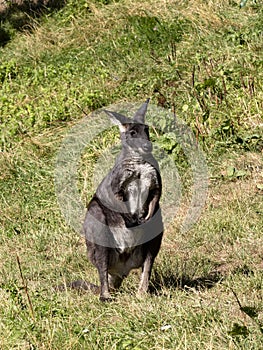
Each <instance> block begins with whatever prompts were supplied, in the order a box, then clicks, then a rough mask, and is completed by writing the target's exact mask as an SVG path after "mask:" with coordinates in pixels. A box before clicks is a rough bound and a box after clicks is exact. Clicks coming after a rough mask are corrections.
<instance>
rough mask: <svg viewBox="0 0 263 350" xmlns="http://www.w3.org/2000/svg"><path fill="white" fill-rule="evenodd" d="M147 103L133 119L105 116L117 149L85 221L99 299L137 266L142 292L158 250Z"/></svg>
mask: <svg viewBox="0 0 263 350" xmlns="http://www.w3.org/2000/svg"><path fill="white" fill-rule="evenodd" d="M148 103H149V100H147V101H146V102H145V103H144V104H143V105H142V106H141V107H140V109H139V110H138V111H137V112H136V114H135V116H134V118H133V119H129V118H127V117H125V116H123V115H121V114H118V113H116V112H110V111H105V112H106V113H107V114H108V116H109V117H110V119H111V121H112V122H113V123H114V124H117V125H118V126H119V129H120V137H121V143H122V149H121V152H120V154H119V156H118V158H117V159H116V162H115V165H114V167H113V168H112V169H111V171H110V172H109V173H108V175H107V176H106V177H105V178H104V179H103V181H102V182H101V184H100V185H99V187H98V189H97V191H96V194H95V195H94V196H93V198H92V200H91V201H90V203H89V205H88V210H87V214H86V218H85V222H84V233H85V238H86V243H87V249H88V256H89V259H90V260H91V262H92V263H93V264H94V265H95V266H96V268H97V269H98V272H99V277H100V284H101V288H100V299H101V300H107V299H109V298H110V291H111V290H116V289H118V288H119V287H120V285H121V283H122V281H123V279H124V278H125V277H126V276H127V275H128V274H129V272H130V270H131V269H134V268H140V267H142V276H141V281H140V285H139V290H138V292H139V293H145V292H146V291H147V289H148V285H149V278H150V274H151V270H152V266H153V262H154V259H155V257H156V255H157V254H158V251H159V249H160V245H161V240H162V235H163V223H162V216H161V210H160V207H159V199H160V196H161V191H162V183H161V177H160V173H159V168H158V164H157V161H156V160H155V158H154V157H153V155H152V153H151V152H152V144H151V142H150V139H149V129H148V126H147V125H146V124H145V122H144V119H145V114H146V111H147V106H148Z"/></svg>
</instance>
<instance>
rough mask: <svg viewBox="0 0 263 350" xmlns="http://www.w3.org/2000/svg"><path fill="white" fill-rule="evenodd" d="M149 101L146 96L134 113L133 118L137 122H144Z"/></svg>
mask: <svg viewBox="0 0 263 350" xmlns="http://www.w3.org/2000/svg"><path fill="white" fill-rule="evenodd" d="M149 101H150V99H149V98H147V100H146V101H145V102H144V103H143V104H142V105H141V107H140V108H139V109H138V111H137V112H136V113H135V116H134V118H133V120H135V121H136V122H138V123H142V124H144V120H145V114H146V112H147V107H148V103H149Z"/></svg>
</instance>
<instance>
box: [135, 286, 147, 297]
mask: <svg viewBox="0 0 263 350" xmlns="http://www.w3.org/2000/svg"><path fill="white" fill-rule="evenodd" d="M146 295H147V289H145V288H139V289H138V290H137V293H136V296H137V297H139V298H143V297H145V296H146Z"/></svg>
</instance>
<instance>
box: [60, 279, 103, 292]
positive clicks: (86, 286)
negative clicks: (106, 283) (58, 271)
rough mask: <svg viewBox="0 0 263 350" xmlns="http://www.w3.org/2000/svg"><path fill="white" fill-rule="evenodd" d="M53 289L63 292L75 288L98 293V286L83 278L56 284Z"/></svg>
mask: <svg viewBox="0 0 263 350" xmlns="http://www.w3.org/2000/svg"><path fill="white" fill-rule="evenodd" d="M54 289H55V290H56V291H59V292H63V291H65V290H67V289H76V290H78V291H90V292H92V293H93V294H99V293H100V287H99V286H96V284H93V283H90V282H87V281H83V280H76V281H73V282H69V283H65V284H60V285H58V286H55V287H54Z"/></svg>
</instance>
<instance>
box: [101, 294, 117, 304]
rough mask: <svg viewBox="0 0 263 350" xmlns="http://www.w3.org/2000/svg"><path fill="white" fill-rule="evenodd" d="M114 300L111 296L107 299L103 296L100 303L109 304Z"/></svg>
mask: <svg viewBox="0 0 263 350" xmlns="http://www.w3.org/2000/svg"><path fill="white" fill-rule="evenodd" d="M113 300H114V299H113V298H112V297H111V296H109V297H105V296H103V295H101V296H100V301H102V302H103V303H106V302H107V303H109V302H111V301H113Z"/></svg>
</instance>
